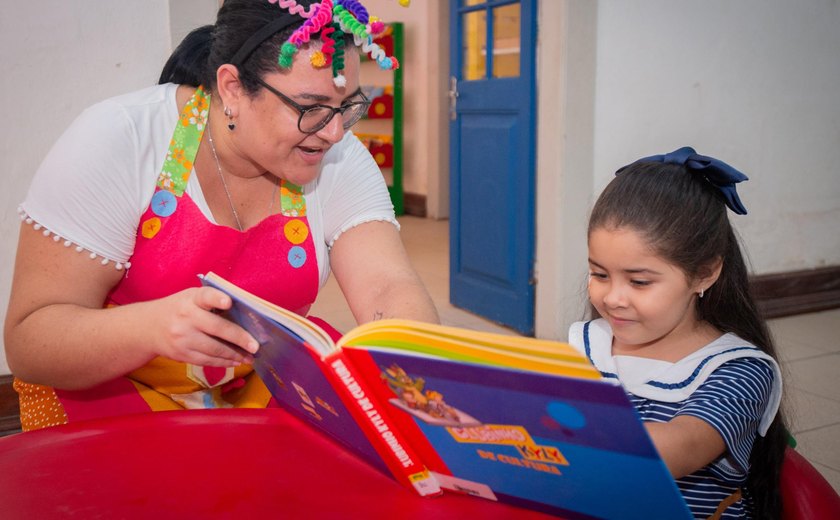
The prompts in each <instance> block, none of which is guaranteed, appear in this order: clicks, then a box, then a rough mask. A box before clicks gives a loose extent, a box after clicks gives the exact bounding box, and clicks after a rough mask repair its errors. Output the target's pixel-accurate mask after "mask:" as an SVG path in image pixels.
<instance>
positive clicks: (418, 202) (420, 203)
mask: <svg viewBox="0 0 840 520" xmlns="http://www.w3.org/2000/svg"><path fill="white" fill-rule="evenodd" d="M403 211H405V214H406V215H411V216H412V217H423V218H425V217H426V196H425V195H420V194H419V193H404V194H403Z"/></svg>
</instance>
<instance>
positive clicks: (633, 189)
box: [588, 162, 788, 518]
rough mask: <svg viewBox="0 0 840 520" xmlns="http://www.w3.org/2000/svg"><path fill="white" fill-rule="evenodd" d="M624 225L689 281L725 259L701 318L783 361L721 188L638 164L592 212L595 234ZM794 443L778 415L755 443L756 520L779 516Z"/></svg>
mask: <svg viewBox="0 0 840 520" xmlns="http://www.w3.org/2000/svg"><path fill="white" fill-rule="evenodd" d="M623 227H626V228H630V229H633V230H634V231H636V232H638V233H640V234H642V236H644V237H645V239H646V241H647V243H648V244H649V246H650V247H651V248H652V250H653V251H654V253H655V254H656V255H658V256H661V257H662V258H664V259H666V260H667V261H669V262H670V263H672V264H673V265H675V266H677V267H679V268H680V269H681V270H682V271H683V272H684V273H685V275H686V277H687V278H688V280H689V281H693V280H696V279H698V278H700V277H703V276H706V275H708V274H710V271H711V269H712V268H713V266H714V265H715V261H716V260H718V259H720V260H722V262H723V266H722V269H721V273H720V277H719V278H718V280H717V281H716V282H715V283H714V284H713V285H712V286H711V287H710V288H708V289H707V290H706V291H705V294H704V296H703V298H698V299H697V315H698V317H699V318H700V319H702V320H705V321H707V322H709V323H711V324H712V325H714V326H715V327H716V328H717V329H718V330H720V331H722V332H731V333H734V334H737V335H738V336H740V337H741V338H743V339H745V340H747V341H749V342H750V343H752V344H754V345H756V346H757V347H759V348H760V349H761V350H763V351H764V352H766V353H767V354H769V355H771V356H773V358H777V356H776V349H775V347H774V345H773V340H772V338H771V335H770V332H769V331H768V329H767V325H766V323H765V322H764V319H763V318H762V317H761V316H760V315H759V312H758V308H757V306H756V304H755V301H754V299H753V297H752V295H751V293H750V284H749V277H748V273H747V266H746V263H745V261H744V257H743V256H742V254H741V248H740V245H739V243H738V239H737V237H736V235H735V232H734V230H733V229H732V226H731V225H730V223H729V218H728V217H727V214H726V206H725V205H724V203H723V200H722V199H721V197H720V194H719V192H718V191H717V189H716V188H714V187H713V186H712V185H711V184H709V183H708V182H707V181H705V180H703V179H702V178H700V177H695V176H694V175H692V174H691V173H690V172H689V171H688V170H687V169H686V167H685V166H682V165H676V164H667V163H658V162H638V163H635V164H632V165H630V166H628V167H627V168H626V169H624V170H623V171H622V172H621V174H619V175H618V176H617V177H616V178H615V179H613V180H612V182H610V183H609V185H608V186H607V187H606V189H604V191H603V193H601V196H600V197H599V198H598V200H597V202H596V203H595V206H594V207H593V209H592V214H591V216H590V219H589V230H588V233H589V234H590V235H591V234H592V232H593V231H594V230H596V229H603V228H607V229H615V228H623ZM787 439H788V435H787V430H786V429H785V423H784V417H783V414H782V411H781V410H779V412H778V413H777V414H776V417H775V419H774V420H773V423H772V424H771V426H770V429H769V430H768V432H767V435H765V436H764V437H761V436H758V437H757V438H756V440H755V443H754V444H753V449H752V453H751V454H750V470H749V473H748V475H747V489H746V493H748V494H749V496H751V498H752V502H753V507H754V516H755V518H778V517H779V515H780V512H781V510H782V508H781V506H782V504H781V496H780V493H779V475H780V472H781V467H782V460H783V456H784V451H785V448H786V446H787Z"/></svg>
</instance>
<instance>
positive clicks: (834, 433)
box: [312, 217, 840, 491]
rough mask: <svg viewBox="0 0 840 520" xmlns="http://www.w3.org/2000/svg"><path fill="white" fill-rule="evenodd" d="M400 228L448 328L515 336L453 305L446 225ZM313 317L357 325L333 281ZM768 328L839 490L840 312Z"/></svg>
mask: <svg viewBox="0 0 840 520" xmlns="http://www.w3.org/2000/svg"><path fill="white" fill-rule="evenodd" d="M400 223H401V225H402V233H401V234H402V238H403V241H404V242H405V245H406V248H407V249H408V252H409V255H410V257H411V260H412V263H413V264H414V267H415V269H417V271H418V272H419V273H420V276H421V277H422V278H423V281H424V282H425V283H426V287H427V288H428V289H429V292H430V293H431V295H432V298H433V299H434V302H435V304H436V305H437V308H438V311H439V312H440V317H441V321H442V322H443V323H444V324H446V325H455V326H458V327H466V328H472V329H477V330H486V331H492V332H501V333H504V334H515V333H514V332H512V331H510V330H509V329H506V328H504V327H500V326H498V325H495V324H494V323H492V322H489V321H487V320H484V319H482V318H479V317H478V316H475V315H473V314H470V313H468V312H466V311H463V310H461V309H458V308H455V307H453V306H452V305H451V304H450V303H449V228H448V225H449V223H448V221H435V220H430V219H421V218H416V217H401V218H400ZM312 313H313V314H315V315H317V316H321V317H323V318H325V319H327V320H328V321H329V322H330V323H332V324H333V325H334V326H335V327H337V328H338V329H339V330H349V329H351V328H353V326H355V321H354V319H353V316H352V314H351V313H350V311H349V309H348V308H347V305H346V303H345V302H344V298H343V296H342V295H341V291H340V290H339V289H338V286H337V285H336V283H335V281H334V280H333V279H330V281H329V282H328V284H327V286H326V287H325V288H324V289H323V291H322V293H321V294H320V295H319V296H318V301H317V302H316V304H315V306H314V307H313V310H312ZM770 327H771V330H772V331H773V334H774V337H775V340H776V343H777V346H778V349H779V352H780V357H781V359H782V361H783V363H782V370H783V371H784V373H785V374H784V375H785V385H786V386H785V400H784V405H785V406H786V407H787V408H786V409H787V414H788V419H789V422H790V426H791V429H792V431H793V433H794V435H795V437H796V440H797V442H798V447H797V449H798V451H799V452H800V453H802V454H803V455H804V456H805V457H806V458H807V459H808V460H809V461H810V462H811V463H812V464H813V465H814V466H815V467H816V468H817V469H818V470H819V471H820V472H821V473H822V474H823V475H824V476H825V478H826V479H827V480H828V481H829V482H830V483H831V484H832V486H834V489H836V490H838V491H840V310H832V311H826V312H819V313H813V314H803V315H800V316H792V317H787V318H779V319H775V320H772V321H771V322H770Z"/></svg>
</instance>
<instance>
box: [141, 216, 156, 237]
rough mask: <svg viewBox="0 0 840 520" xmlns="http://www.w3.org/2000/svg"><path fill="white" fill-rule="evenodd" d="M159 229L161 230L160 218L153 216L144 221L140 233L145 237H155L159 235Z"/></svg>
mask: <svg viewBox="0 0 840 520" xmlns="http://www.w3.org/2000/svg"><path fill="white" fill-rule="evenodd" d="M158 231H160V219H159V218H157V217H152V218H150V219H148V220H146V221H145V222H143V226H142V228H141V230H140V233H141V234H142V235H143V238H153V237H154V236H155V235H157V233H158Z"/></svg>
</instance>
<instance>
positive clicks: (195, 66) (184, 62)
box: [158, 0, 310, 94]
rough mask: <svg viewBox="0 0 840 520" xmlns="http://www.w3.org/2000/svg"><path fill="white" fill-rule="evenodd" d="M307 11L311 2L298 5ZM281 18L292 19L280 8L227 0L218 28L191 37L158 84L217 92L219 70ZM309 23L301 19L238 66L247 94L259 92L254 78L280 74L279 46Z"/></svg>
mask: <svg viewBox="0 0 840 520" xmlns="http://www.w3.org/2000/svg"><path fill="white" fill-rule="evenodd" d="M298 3H299V4H302V5H303V6H304V7H306V6H308V4H309V3H310V2H309V1H301V2H298ZM281 16H289V15H288V13H285V12H284V11H283V10H282V9H280V8H279V7H278V6H277V5H275V4H272V3H269V2H266V1H254V0H225V2H224V3H223V4H222V7H221V8H220V9H219V12H218V15H217V16H216V24H215V25H206V26H204V27H199V28H198V29H195V30H193V31H192V32H191V33H189V34H188V35H187V36H186V38H184V40H183V41H182V42H181V44H180V45H178V47H177V48H176V49H175V51H174V52H173V53H172V55H171V56H170V57H169V59H168V60H167V62H166V64H165V65H164V66H163V70H162V71H161V74H160V79H159V80H158V83H159V84H163V83H178V84H185V85H192V86H194V87H197V86H199V85H204V87H205V88H206V89H208V90H210V91H214V90H215V88H216V70H217V69H218V68H219V67H220V66H221V65H223V64H225V63H231V58H232V57H233V56H234V55H235V54H236V52H237V51H238V50H239V49H240V48H242V45H243V44H244V43H245V41H246V40H247V39H248V38H249V37H250V36H251V35H253V34H254V33H256V32H257V31H259V30H260V29H262V28H263V27H265V26H266V25H267V24H269V23H270V22H272V21H274V20H277V18H279V17H281ZM305 21H306V20H305V19H304V18H299V21H294V22H293V23H292V24H291V25H289V26H288V27H285V28H283V29H281V30H280V31H279V32H277V33H276V34H274V35H273V36H271V37H269V38H268V39H266V40H265V41H263V42H262V43H261V44H260V45H259V46H258V47H257V48H256V49H255V50H254V52H253V53H252V54H251V55H250V56H249V57H247V58H246V59H245V60H244V61H243V62H242V63H240V64H237V67H238V69H239V79H240V81H241V82H242V84H243V86H244V87H245V89H246V91H247V92H249V93H251V94H253V93H255V92H256V91H257V90H258V89H259V84H258V83H257V82H256V80H255V78H261V77H262V76H263V75H264V74H266V73H268V72H273V71H277V70H279V66H278V64H277V56H278V53H279V50H280V46H281V45H282V44H283V42H285V41H286V40H287V39H288V38H289V36H290V35H291V34H292V33H293V32H294V31H295V29H297V28H298V27H300V26H301V25H302V24H303V23H304V22H305Z"/></svg>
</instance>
